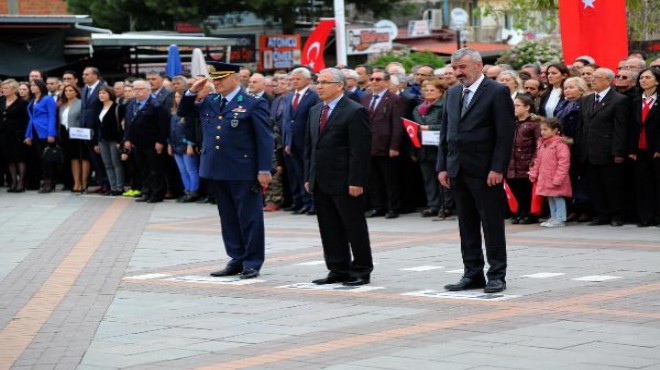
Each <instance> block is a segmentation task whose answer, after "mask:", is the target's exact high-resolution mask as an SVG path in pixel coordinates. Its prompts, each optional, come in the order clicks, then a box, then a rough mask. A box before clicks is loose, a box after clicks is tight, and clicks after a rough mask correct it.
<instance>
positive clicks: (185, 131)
mask: <svg viewBox="0 0 660 370" xmlns="http://www.w3.org/2000/svg"><path fill="white" fill-rule="evenodd" d="M181 96H182V93H181V92H180V91H177V92H176V93H175V94H174V101H173V104H172V111H171V113H172V115H171V116H170V138H169V143H168V146H167V153H168V154H169V155H171V156H174V159H175V160H176V165H177V167H178V168H179V173H180V175H181V181H182V182H183V187H184V190H185V195H184V196H183V197H182V198H180V199H179V203H191V202H195V201H196V200H197V198H199V194H198V191H199V155H198V154H197V151H196V150H195V146H196V145H197V144H196V143H197V141H196V138H195V125H194V123H193V122H190V121H191V118H189V117H179V116H177V115H176V111H177V107H178V106H179V102H180V101H181Z"/></svg>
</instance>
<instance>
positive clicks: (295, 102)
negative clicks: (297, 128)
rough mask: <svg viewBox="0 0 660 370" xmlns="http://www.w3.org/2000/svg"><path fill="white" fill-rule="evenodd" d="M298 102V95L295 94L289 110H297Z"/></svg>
mask: <svg viewBox="0 0 660 370" xmlns="http://www.w3.org/2000/svg"><path fill="white" fill-rule="evenodd" d="M299 102H300V93H296V96H295V97H294V98H293V104H292V105H291V108H293V110H294V111H295V110H296V109H298V103H299Z"/></svg>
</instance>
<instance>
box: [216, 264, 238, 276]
mask: <svg viewBox="0 0 660 370" xmlns="http://www.w3.org/2000/svg"><path fill="white" fill-rule="evenodd" d="M242 270H243V269H242V268H241V267H240V266H227V267H225V268H223V269H222V270H218V271H213V272H212V273H210V274H209V275H211V276H214V277H222V276H233V275H238V274H240V273H241V271H242Z"/></svg>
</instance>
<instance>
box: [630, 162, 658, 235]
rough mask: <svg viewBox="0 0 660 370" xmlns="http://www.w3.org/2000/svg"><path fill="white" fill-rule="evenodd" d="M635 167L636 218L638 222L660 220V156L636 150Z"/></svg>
mask: <svg viewBox="0 0 660 370" xmlns="http://www.w3.org/2000/svg"><path fill="white" fill-rule="evenodd" d="M634 168H635V188H636V189H635V190H636V191H635V194H636V198H637V199H636V202H635V203H636V204H637V218H638V220H639V222H640V223H645V224H648V223H652V224H657V223H659V222H660V158H655V159H654V158H653V153H651V152H648V151H646V150H640V151H638V152H637V160H636V161H635V162H634Z"/></svg>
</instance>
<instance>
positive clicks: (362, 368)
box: [319, 364, 451, 370]
mask: <svg viewBox="0 0 660 370" xmlns="http://www.w3.org/2000/svg"><path fill="white" fill-rule="evenodd" d="M319 369H323V370H374V369H382V368H379V367H372V366H367V365H351V364H342V365H332V366H328V367H319ZM442 369H444V367H442ZM447 370H451V369H447Z"/></svg>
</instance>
